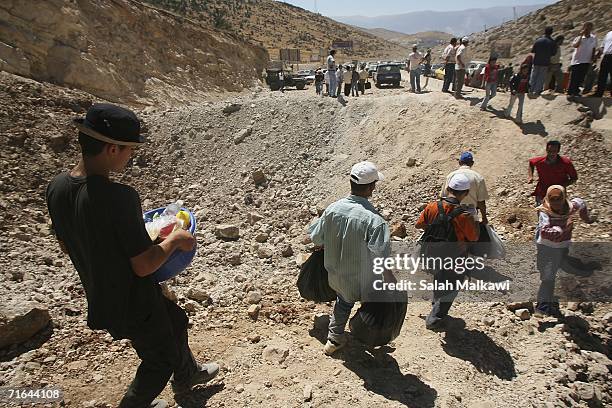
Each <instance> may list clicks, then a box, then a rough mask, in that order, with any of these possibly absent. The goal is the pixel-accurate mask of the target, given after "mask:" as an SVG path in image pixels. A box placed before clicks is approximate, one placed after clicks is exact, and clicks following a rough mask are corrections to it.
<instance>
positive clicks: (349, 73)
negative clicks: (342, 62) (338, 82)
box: [344, 65, 353, 96]
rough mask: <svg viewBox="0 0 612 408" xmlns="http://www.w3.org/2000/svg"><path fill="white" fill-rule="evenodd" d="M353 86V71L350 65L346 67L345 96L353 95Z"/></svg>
mask: <svg viewBox="0 0 612 408" xmlns="http://www.w3.org/2000/svg"><path fill="white" fill-rule="evenodd" d="M352 85H353V70H352V69H351V66H350V65H347V66H346V72H345V73H344V96H350V95H351V88H352Z"/></svg>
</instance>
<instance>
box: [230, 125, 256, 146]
mask: <svg viewBox="0 0 612 408" xmlns="http://www.w3.org/2000/svg"><path fill="white" fill-rule="evenodd" d="M252 131H253V128H250V127H248V128H244V129H242V130H241V131H239V132H236V133H235V134H234V144H238V143H241V142H243V141H244V139H246V138H247V137H248V136H250V135H251V132H252Z"/></svg>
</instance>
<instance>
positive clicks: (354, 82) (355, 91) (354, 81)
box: [351, 66, 359, 96]
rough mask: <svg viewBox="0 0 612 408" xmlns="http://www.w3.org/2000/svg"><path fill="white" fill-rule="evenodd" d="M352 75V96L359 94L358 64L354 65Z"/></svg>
mask: <svg viewBox="0 0 612 408" xmlns="http://www.w3.org/2000/svg"><path fill="white" fill-rule="evenodd" d="M351 76H352V81H351V96H359V72H358V71H357V66H355V67H353V71H352V74H351Z"/></svg>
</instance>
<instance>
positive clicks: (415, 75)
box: [408, 44, 423, 93]
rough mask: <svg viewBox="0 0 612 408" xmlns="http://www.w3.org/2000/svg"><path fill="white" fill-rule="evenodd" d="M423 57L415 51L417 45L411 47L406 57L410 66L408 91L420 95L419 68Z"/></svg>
mask: <svg viewBox="0 0 612 408" xmlns="http://www.w3.org/2000/svg"><path fill="white" fill-rule="evenodd" d="M421 62H423V55H422V54H421V53H420V52H418V51H417V45H416V44H414V45H413V46H412V52H411V53H410V55H408V63H409V64H410V91H412V92H414V93H421V68H420V66H419V65H420V64H421Z"/></svg>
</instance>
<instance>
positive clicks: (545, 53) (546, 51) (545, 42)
mask: <svg viewBox="0 0 612 408" xmlns="http://www.w3.org/2000/svg"><path fill="white" fill-rule="evenodd" d="M531 52H533V53H534V57H533V65H538V66H548V65H550V57H552V56H553V55H555V53H556V52H557V43H556V42H555V41H554V40H553V39H552V38H550V37H546V36H544V37H540V38H538V39H537V40H536V42H535V43H534V44H533V48H532V49H531Z"/></svg>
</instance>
